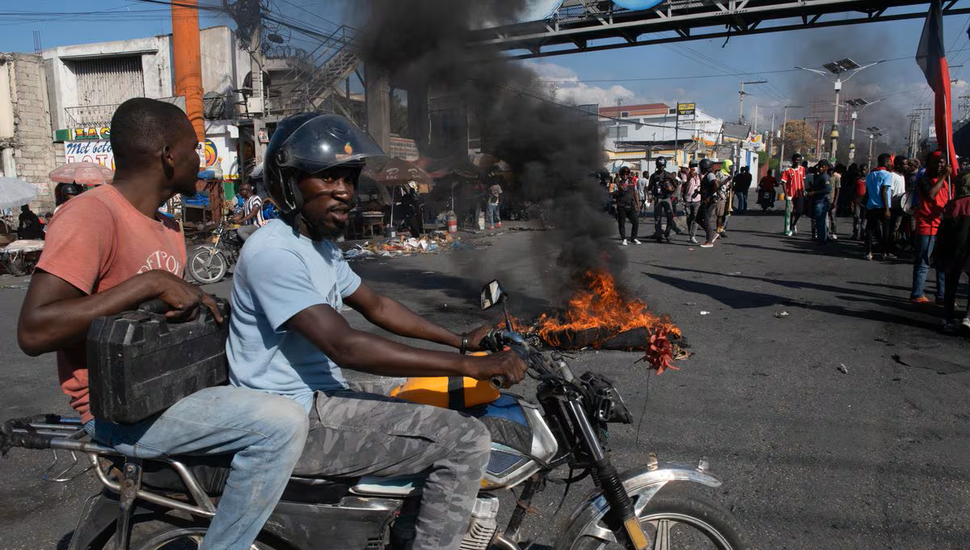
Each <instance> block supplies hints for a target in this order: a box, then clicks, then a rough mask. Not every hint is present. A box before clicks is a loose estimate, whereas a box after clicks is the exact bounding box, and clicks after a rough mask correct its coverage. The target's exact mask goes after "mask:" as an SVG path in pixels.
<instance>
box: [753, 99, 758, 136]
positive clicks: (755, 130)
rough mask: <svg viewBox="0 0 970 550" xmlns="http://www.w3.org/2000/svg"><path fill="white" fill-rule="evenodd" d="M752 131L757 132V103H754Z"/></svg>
mask: <svg viewBox="0 0 970 550" xmlns="http://www.w3.org/2000/svg"><path fill="white" fill-rule="evenodd" d="M754 133H756V134H757V133H758V104H757V103H755V104H754Z"/></svg>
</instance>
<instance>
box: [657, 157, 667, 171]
mask: <svg viewBox="0 0 970 550" xmlns="http://www.w3.org/2000/svg"><path fill="white" fill-rule="evenodd" d="M666 169H667V159H665V158H664V157H657V170H666Z"/></svg>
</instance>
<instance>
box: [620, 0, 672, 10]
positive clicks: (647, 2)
mask: <svg viewBox="0 0 970 550" xmlns="http://www.w3.org/2000/svg"><path fill="white" fill-rule="evenodd" d="M663 2H664V0H613V3H614V4H616V5H617V6H620V7H621V8H624V9H628V10H648V9H650V8H652V7H654V6H656V5H659V4H663Z"/></svg>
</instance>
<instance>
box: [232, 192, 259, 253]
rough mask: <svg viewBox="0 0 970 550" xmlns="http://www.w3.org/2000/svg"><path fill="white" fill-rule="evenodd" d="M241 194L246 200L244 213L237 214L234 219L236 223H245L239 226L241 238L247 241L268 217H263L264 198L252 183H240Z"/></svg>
mask: <svg viewBox="0 0 970 550" xmlns="http://www.w3.org/2000/svg"><path fill="white" fill-rule="evenodd" d="M239 195H240V196H242V198H243V200H244V201H245V202H244V203H243V211H242V214H239V215H237V216H236V217H234V218H233V219H232V220H233V221H234V222H236V223H240V224H243V226H242V227H240V228H239V230H238V234H239V238H240V239H242V240H244V241H245V240H246V239H248V238H249V236H250V235H252V234H253V233H255V232H256V230H257V229H259V228H260V227H263V225H265V224H266V219H265V218H263V200H262V199H260V198H259V195H257V194H256V191H255V190H254V189H253V186H252V184H249V183H244V184H242V185H240V186H239Z"/></svg>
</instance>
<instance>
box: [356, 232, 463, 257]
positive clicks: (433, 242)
mask: <svg viewBox="0 0 970 550" xmlns="http://www.w3.org/2000/svg"><path fill="white" fill-rule="evenodd" d="M445 248H452V249H458V248H471V247H470V246H469V245H466V244H463V243H462V242H461V239H460V238H456V237H453V236H452V235H450V234H448V233H445V232H444V231H435V232H433V233H431V234H430V235H428V236H425V237H421V238H415V237H410V238H407V237H403V236H401V237H397V238H394V239H387V240H384V241H368V242H365V243H363V244H357V245H354V246H353V247H352V248H350V249H348V250H346V251H344V258H345V259H347V260H361V259H364V260H369V259H372V258H378V257H380V258H391V257H396V256H410V255H412V254H430V253H435V252H438V251H440V250H443V249H445Z"/></svg>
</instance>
